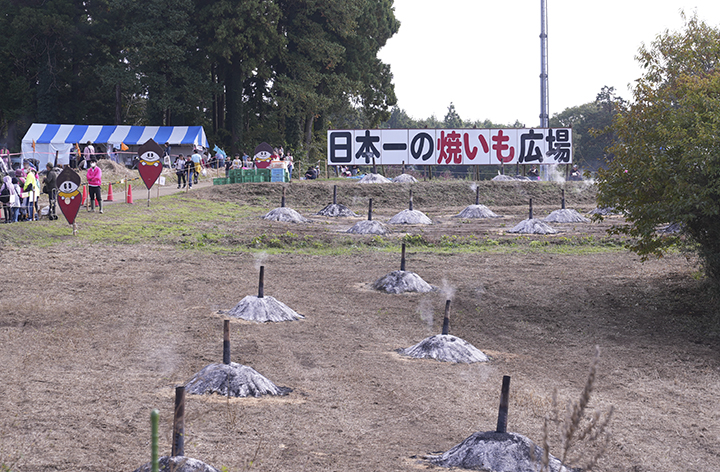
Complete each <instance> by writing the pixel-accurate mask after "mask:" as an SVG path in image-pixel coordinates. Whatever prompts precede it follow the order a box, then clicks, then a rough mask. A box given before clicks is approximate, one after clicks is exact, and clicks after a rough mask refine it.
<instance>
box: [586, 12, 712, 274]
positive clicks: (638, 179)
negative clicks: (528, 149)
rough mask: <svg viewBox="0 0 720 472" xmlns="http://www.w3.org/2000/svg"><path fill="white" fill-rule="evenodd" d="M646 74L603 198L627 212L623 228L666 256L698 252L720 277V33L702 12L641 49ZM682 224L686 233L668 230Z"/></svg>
mask: <svg viewBox="0 0 720 472" xmlns="http://www.w3.org/2000/svg"><path fill="white" fill-rule="evenodd" d="M637 58H638V60H639V61H640V62H641V63H642V65H643V67H644V69H645V74H644V75H643V77H642V78H641V79H640V80H638V82H637V85H636V87H635V89H634V92H633V95H634V97H633V98H634V100H633V103H632V104H631V105H629V106H627V108H626V109H624V110H623V111H622V113H620V114H619V115H618V116H616V119H615V121H614V124H613V129H614V131H615V132H616V133H617V136H618V143H617V144H616V145H615V146H613V148H612V152H613V153H614V154H615V159H614V160H613V162H612V163H611V164H610V166H609V167H608V169H607V170H605V171H601V172H600V174H599V177H600V179H599V187H598V190H599V194H598V203H599V204H600V205H602V206H612V207H615V209H616V210H618V211H622V212H623V213H624V214H625V217H626V220H627V222H628V223H629V224H628V225H627V226H622V227H617V228H615V229H614V231H615V232H616V233H622V234H627V235H630V236H632V237H633V238H634V239H633V242H632V243H631V246H630V247H631V249H632V250H634V251H635V252H637V253H638V254H640V255H642V256H643V257H647V256H649V255H656V256H660V255H662V254H663V253H664V252H665V251H667V250H668V249H669V248H670V247H672V245H674V244H675V243H679V242H682V243H683V244H684V245H685V247H687V248H690V249H691V250H694V251H696V252H697V253H698V254H699V256H700V257H701V259H702V260H703V262H704V265H705V270H706V273H707V275H708V276H709V277H710V278H711V279H713V280H715V281H716V282H720V218H718V214H719V213H720V178H719V177H720V141H719V140H718V135H720V69H718V58H720V30H718V29H715V28H711V27H709V26H707V25H706V24H705V23H703V22H701V21H699V20H698V19H697V17H692V18H690V19H687V20H686V24H685V27H684V30H682V31H678V32H669V31H666V32H665V33H664V34H662V35H660V36H658V38H657V39H656V40H655V41H654V42H653V43H652V44H651V46H650V47H649V48H645V47H643V48H641V49H640V52H639V54H638V57H637ZM667 223H677V224H679V225H681V227H682V233H681V234H680V236H677V235H663V234H660V233H658V232H657V229H658V227H659V225H663V224H667Z"/></svg>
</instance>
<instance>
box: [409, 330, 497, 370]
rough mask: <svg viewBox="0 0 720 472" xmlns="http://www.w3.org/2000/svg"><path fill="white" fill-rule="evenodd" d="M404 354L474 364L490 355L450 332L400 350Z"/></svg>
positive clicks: (485, 360) (483, 360)
mask: <svg viewBox="0 0 720 472" xmlns="http://www.w3.org/2000/svg"><path fill="white" fill-rule="evenodd" d="M398 352H399V353H400V354H402V355H403V356H409V357H414V358H416V359H435V360H438V361H441V362H454V363H464V364H472V363H473V362H487V361H488V356H486V355H485V353H484V352H482V351H481V350H480V349H478V348H476V347H475V346H473V345H472V344H470V343H469V342H467V341H465V340H464V339H460V338H458V337H456V336H452V335H450V334H436V335H435V336H430V337H429V338H425V339H423V340H422V341H420V342H419V343H417V344H415V345H414V346H410V347H408V348H406V349H400V350H398Z"/></svg>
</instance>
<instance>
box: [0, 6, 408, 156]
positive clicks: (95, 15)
mask: <svg viewBox="0 0 720 472" xmlns="http://www.w3.org/2000/svg"><path fill="white" fill-rule="evenodd" d="M0 11H1V12H2V13H3V14H2V15H0V29H1V30H2V32H3V34H2V35H0V64H3V67H2V68H1V69H0V80H1V81H2V83H3V84H4V87H2V88H0V142H5V141H8V144H9V145H10V147H11V149H12V150H13V151H17V150H18V148H19V140H20V138H21V137H22V135H23V134H24V133H25V131H26V130H27V128H28V127H29V126H30V124H31V123H32V122H37V121H40V122H50V123H63V122H65V123H80V124H98V123H116V124H137V125H143V124H145V125H189V124H193V125H204V126H206V127H207V130H208V135H209V137H210V138H211V139H215V140H216V142H218V144H220V145H221V147H223V148H225V149H226V150H228V151H230V152H237V151H239V150H241V149H245V150H247V151H249V152H251V151H252V150H253V149H254V147H255V146H256V145H257V144H259V143H260V142H261V141H267V142H269V143H271V144H273V145H278V146H279V145H283V146H285V148H286V149H292V150H293V151H294V152H295V153H296V154H301V153H303V152H305V153H308V154H309V157H310V158H311V159H317V158H318V155H319V154H320V153H321V152H322V149H321V145H318V144H317V141H324V139H318V138H324V136H325V130H326V129H327V127H328V125H329V123H330V122H329V117H330V116H331V115H332V114H335V115H336V116H338V114H344V113H351V114H352V113H355V114H357V116H358V117H359V118H360V119H361V121H362V122H363V124H364V123H367V125H369V126H376V125H377V124H378V123H379V122H380V121H383V120H387V119H388V118H389V116H390V113H389V111H388V108H389V107H391V106H392V105H394V104H395V102H396V98H395V92H394V88H393V84H392V74H391V73H390V68H389V66H388V65H387V64H383V63H382V62H381V61H380V60H379V59H378V58H377V53H378V51H379V50H380V48H381V47H382V46H383V45H385V43H386V41H387V40H388V39H389V38H390V37H391V36H392V35H393V34H395V33H396V32H397V31H398V28H399V22H398V21H397V19H396V18H395V16H394V11H393V8H392V1H391V0H324V1H317V0H298V1H296V0H277V1H266V0H244V1H242V2H238V1H234V0H210V1H204V0H203V1H200V0H146V1H142V2H139V1H137V0H96V1H91V2H73V1H71V0H47V1H42V2H41V1H32V2H17V1H15V0H0Z"/></svg>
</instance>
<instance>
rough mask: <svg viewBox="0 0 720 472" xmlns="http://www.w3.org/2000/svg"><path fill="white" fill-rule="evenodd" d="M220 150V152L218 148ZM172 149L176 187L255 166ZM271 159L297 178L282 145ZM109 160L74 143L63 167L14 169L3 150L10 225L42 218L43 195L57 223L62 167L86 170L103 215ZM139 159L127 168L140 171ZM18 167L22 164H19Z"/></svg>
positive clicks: (1, 195) (3, 200)
mask: <svg viewBox="0 0 720 472" xmlns="http://www.w3.org/2000/svg"><path fill="white" fill-rule="evenodd" d="M216 150H217V149H216ZM171 151H172V147H171V145H170V144H169V143H165V145H164V146H163V156H162V163H163V166H164V167H167V168H171V169H173V170H174V171H175V174H176V176H177V188H178V189H181V188H186V187H187V188H192V187H193V185H197V183H198V178H199V176H200V175H205V174H206V173H207V169H218V170H219V169H223V168H224V169H225V176H226V177H227V176H228V174H229V171H230V170H231V169H253V168H256V167H257V166H256V162H255V161H254V160H253V158H252V157H250V156H249V155H248V153H247V152H244V151H243V152H242V153H237V154H235V155H234V156H233V158H232V159H230V158H229V156H226V155H225V154H224V153H223V152H222V151H219V152H216V153H215V154H214V155H211V153H210V152H209V151H207V150H202V149H198V148H195V149H194V150H193V152H192V154H189V155H187V156H184V155H183V154H178V155H176V156H174V160H173V156H172V155H171ZM273 151H274V152H273V154H272V156H271V160H273V161H275V160H277V161H281V162H284V166H285V168H286V169H287V170H288V174H289V175H290V176H292V172H293V167H294V164H295V162H294V158H293V156H292V154H291V153H290V152H285V150H284V149H283V148H282V147H278V148H274V150H273ZM101 157H102V158H108V159H110V160H112V161H113V162H118V159H119V157H118V153H117V152H116V151H115V150H114V149H113V148H112V146H109V147H108V151H107V153H105V152H98V151H97V150H96V148H95V145H94V144H93V143H92V142H90V141H88V142H87V143H86V144H85V146H84V148H82V149H81V146H80V145H79V144H75V145H74V147H73V150H72V151H71V152H70V157H69V163H68V164H66V165H63V166H59V167H54V166H53V165H52V164H51V163H48V164H47V166H46V168H45V169H42V170H40V169H39V167H40V166H39V164H40V163H39V161H37V160H36V159H25V160H23V162H22V165H21V166H20V167H19V168H13V162H12V161H11V160H10V152H9V151H8V150H7V149H6V148H5V147H4V146H3V148H2V149H0V176H2V183H1V184H0V205H1V206H2V208H3V216H4V222H5V223H15V222H20V221H36V220H38V219H39V217H40V197H41V195H47V198H48V200H47V202H48V203H47V209H43V215H44V214H46V213H47V217H48V219H51V220H55V219H57V210H56V207H57V196H58V186H57V176H58V175H59V174H60V172H62V168H63V167H65V166H69V167H70V168H72V169H74V170H76V171H84V173H85V178H86V182H87V190H88V195H87V199H88V205H87V210H88V211H95V205H96V202H97V207H98V210H99V212H100V213H103V205H102V195H101V185H102V169H101V168H100V167H99V166H98V165H97V161H98V158H101ZM138 162H139V158H138V157H137V156H135V157H134V159H133V161H132V162H130V163H129V164H128V165H129V166H130V167H131V168H137V165H138ZM14 165H15V166H17V163H15V164H14ZM319 175H320V169H319V168H318V167H317V166H315V167H311V168H310V169H308V172H306V174H305V176H304V178H306V179H316V178H318V177H319Z"/></svg>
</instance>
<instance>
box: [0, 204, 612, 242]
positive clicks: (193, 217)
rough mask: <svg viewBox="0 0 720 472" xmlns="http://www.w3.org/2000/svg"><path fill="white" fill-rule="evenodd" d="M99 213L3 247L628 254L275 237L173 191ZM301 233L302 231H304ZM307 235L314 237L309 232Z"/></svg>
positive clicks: (23, 235) (244, 213)
mask: <svg viewBox="0 0 720 472" xmlns="http://www.w3.org/2000/svg"><path fill="white" fill-rule="evenodd" d="M105 209H106V212H105V214H103V215H100V214H98V213H86V212H85V210H84V209H81V210H80V214H79V215H78V219H77V224H78V234H77V236H73V235H72V228H71V227H70V226H69V225H67V224H66V223H65V220H64V218H62V217H61V218H60V219H59V220H57V221H47V220H43V221H39V222H32V223H20V224H11V225H0V245H10V246H25V245H32V246H34V247H39V248H43V247H48V246H50V245H53V244H57V243H62V242H68V241H76V242H79V243H85V242H87V243H100V244H159V245H168V246H175V247H178V248H181V249H185V250H201V251H212V252H216V253H234V252H243V251H247V252H254V251H269V252H275V253H282V252H300V253H305V254H313V255H319V254H333V255H342V254H348V253H355V252H357V251H368V250H369V251H373V250H381V251H397V250H399V247H400V245H401V244H402V243H405V244H406V245H407V246H409V247H412V248H415V249H416V250H421V251H423V252H435V253H472V252H493V253H507V252H516V251H522V252H528V253H532V252H544V253H557V254H587V253H595V252H607V251H621V250H625V247H624V240H623V239H621V238H619V237H609V236H608V237H602V238H598V237H595V236H583V235H571V236H528V235H517V236H516V235H506V234H502V235H494V236H493V235H489V236H488V235H485V236H479V235H456V234H442V235H439V236H438V235H437V234H436V235H435V236H431V235H428V234H425V233H423V232H419V233H415V234H405V235H403V236H401V237H398V235H397V234H395V235H393V234H389V235H383V236H379V235H375V236H369V237H357V236H350V235H347V234H339V233H337V232H334V231H325V230H323V229H322V226H321V225H314V226H302V225H301V226H298V228H297V229H293V230H285V229H284V228H283V230H282V231H277V232H273V231H272V227H273V226H272V225H270V229H268V225H266V224H263V223H258V221H259V220H258V219H257V218H258V217H259V216H260V215H262V214H263V213H264V212H265V209H264V208H262V207H257V206H250V205H247V204H242V203H238V202H228V201H221V200H217V199H203V198H199V196H198V195H197V194H185V193H180V194H174V195H170V196H165V197H161V198H156V199H153V200H152V201H151V203H150V206H147V205H146V204H145V203H144V202H143V203H137V204H135V205H126V204H123V203H115V204H109V205H106V206H105ZM303 232H305V234H301V233H303ZM308 232H310V233H311V234H307V233H308Z"/></svg>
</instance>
